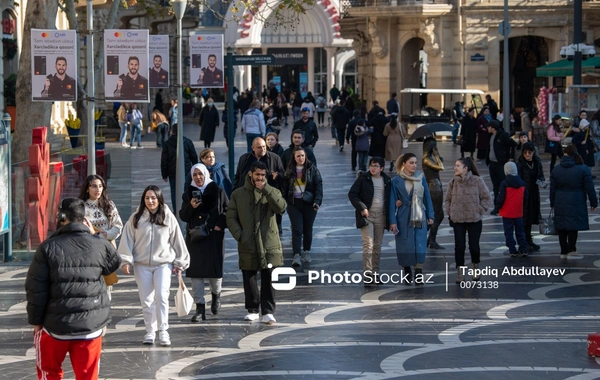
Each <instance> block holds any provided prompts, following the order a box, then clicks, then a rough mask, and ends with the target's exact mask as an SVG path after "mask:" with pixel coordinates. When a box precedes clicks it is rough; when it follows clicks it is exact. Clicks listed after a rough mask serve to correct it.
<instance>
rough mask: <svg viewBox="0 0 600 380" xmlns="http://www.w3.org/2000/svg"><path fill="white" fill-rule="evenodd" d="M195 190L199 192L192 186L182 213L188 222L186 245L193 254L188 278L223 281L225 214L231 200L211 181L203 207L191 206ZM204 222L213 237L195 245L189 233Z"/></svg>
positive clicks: (184, 219) (182, 217)
mask: <svg viewBox="0 0 600 380" xmlns="http://www.w3.org/2000/svg"><path fill="white" fill-rule="evenodd" d="M193 191H199V190H198V189H197V188H195V187H194V186H190V187H188V189H187V191H186V192H185V193H184V194H183V196H182V198H183V204H182V205H181V210H180V211H179V217H180V218H181V220H182V221H184V222H186V223H187V228H186V232H187V233H186V236H185V244H186V246H187V249H188V251H189V252H190V267H189V268H188V269H187V270H186V272H185V275H186V277H190V278H222V277H223V260H224V257H225V256H224V246H223V238H224V237H225V228H226V227H227V222H226V221H225V214H226V213H227V204H228V203H229V199H227V194H225V190H223V189H222V188H220V187H219V186H218V185H217V184H216V183H215V182H211V183H209V184H208V185H207V186H206V189H204V193H203V194H202V204H201V205H200V206H198V207H196V208H194V207H193V206H192V205H191V204H190V201H191V200H192V198H193V196H192V192H193ZM207 218H208V219H207ZM204 223H207V224H206V225H207V227H208V230H209V231H210V233H209V236H208V237H207V238H205V239H204V240H200V241H198V242H192V241H191V239H190V234H189V230H190V229H191V228H193V227H195V226H201V225H202V224H204ZM215 226H218V227H219V228H220V229H221V231H217V230H215Z"/></svg>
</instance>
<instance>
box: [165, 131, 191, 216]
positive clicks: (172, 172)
mask: <svg viewBox="0 0 600 380" xmlns="http://www.w3.org/2000/svg"><path fill="white" fill-rule="evenodd" d="M177 129H178V126H177V124H174V125H173V126H172V127H171V137H169V139H168V140H167V141H165V143H164V145H163V150H162V155H161V157H160V172H161V174H162V178H163V180H164V181H165V182H167V180H168V181H169V186H170V187H171V202H172V203H173V212H178V211H179V210H177V206H176V203H175V200H176V199H177V197H180V196H182V195H183V194H175V177H176V174H177ZM183 160H184V162H185V183H184V191H185V190H186V189H187V187H188V186H189V184H190V182H192V177H191V175H190V171H191V170H192V166H194V165H196V164H197V163H198V155H197V154H196V149H195V148H194V143H193V142H192V140H190V139H188V138H187V137H185V136H183Z"/></svg>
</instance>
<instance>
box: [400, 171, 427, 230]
mask: <svg viewBox="0 0 600 380" xmlns="http://www.w3.org/2000/svg"><path fill="white" fill-rule="evenodd" d="M398 174H399V175H400V177H402V178H404V180H405V181H412V183H413V192H412V193H413V195H412V200H411V205H410V223H409V225H408V226H409V227H411V228H423V225H424V223H425V213H423V209H424V208H425V206H424V205H423V194H424V193H425V188H424V187H423V184H422V183H421V181H422V179H423V173H419V174H418V176H417V177H415V176H414V175H412V176H410V175H408V174H406V173H405V172H404V169H402V170H400V173H398ZM415 174H416V172H415Z"/></svg>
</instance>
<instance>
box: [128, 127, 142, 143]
mask: <svg viewBox="0 0 600 380" xmlns="http://www.w3.org/2000/svg"><path fill="white" fill-rule="evenodd" d="M136 140H137V146H142V128H141V127H140V125H139V124H131V144H130V145H131V146H133V144H134V143H135V141H136Z"/></svg>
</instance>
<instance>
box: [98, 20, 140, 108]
mask: <svg viewBox="0 0 600 380" xmlns="http://www.w3.org/2000/svg"><path fill="white" fill-rule="evenodd" d="M148 36H149V35H148V30H142V29H107V30H105V31H104V97H105V98H106V100H107V101H117V102H132V103H149V102H150V93H149V88H148V78H147V75H148V49H149V42H148V40H149V38H148Z"/></svg>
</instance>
